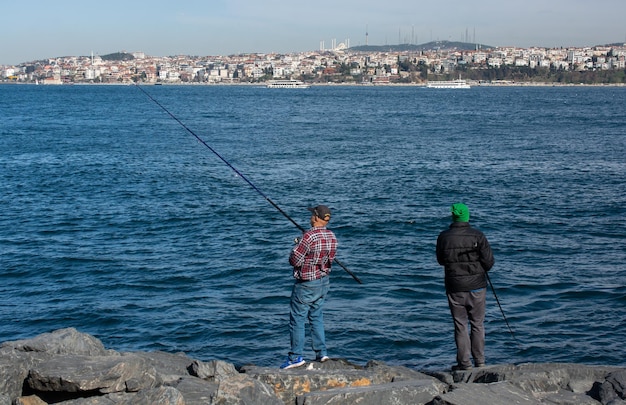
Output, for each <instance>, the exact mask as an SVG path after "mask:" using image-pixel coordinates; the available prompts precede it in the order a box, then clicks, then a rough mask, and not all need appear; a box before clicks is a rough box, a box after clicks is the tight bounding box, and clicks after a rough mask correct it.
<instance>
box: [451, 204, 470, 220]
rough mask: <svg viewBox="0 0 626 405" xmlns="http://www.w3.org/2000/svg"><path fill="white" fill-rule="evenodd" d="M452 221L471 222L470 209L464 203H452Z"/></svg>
mask: <svg viewBox="0 0 626 405" xmlns="http://www.w3.org/2000/svg"><path fill="white" fill-rule="evenodd" d="M450 211H451V212H452V222H469V209H468V208H467V205H465V204H463V203H456V204H452V208H450Z"/></svg>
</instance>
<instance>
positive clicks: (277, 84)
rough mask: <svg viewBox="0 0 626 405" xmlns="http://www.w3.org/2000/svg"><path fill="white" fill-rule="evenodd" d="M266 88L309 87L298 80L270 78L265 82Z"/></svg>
mask: <svg viewBox="0 0 626 405" xmlns="http://www.w3.org/2000/svg"><path fill="white" fill-rule="evenodd" d="M266 87H267V88H268V89H308V88H309V87H311V86H310V85H308V84H306V83H305V82H303V81H300V80H294V79H288V80H272V81H270V82H268V83H267V86H266Z"/></svg>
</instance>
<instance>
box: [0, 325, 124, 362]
mask: <svg viewBox="0 0 626 405" xmlns="http://www.w3.org/2000/svg"><path fill="white" fill-rule="evenodd" d="M0 349H13V350H17V351H22V352H45V353H47V354H50V355H57V354H81V355H85V356H104V355H107V354H115V352H114V351H109V350H106V349H105V348H104V345H103V344H102V342H101V341H100V340H98V339H96V338H95V337H93V336H91V335H88V334H86V333H80V332H78V331H77V330H76V329H74V328H66V329H59V330H56V331H54V332H50V333H43V334H41V335H39V336H36V337H34V338H32V339H26V340H15V341H11V342H4V343H2V345H0Z"/></svg>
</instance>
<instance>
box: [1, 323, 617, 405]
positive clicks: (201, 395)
mask: <svg viewBox="0 0 626 405" xmlns="http://www.w3.org/2000/svg"><path fill="white" fill-rule="evenodd" d="M45 404H62V405H117V404H120V405H144V404H145V405H195V404H216V405H218V404H219V405H222V404H224V405H226V404H237V405H238V404H241V405H243V404H248V405H254V404H259V405H273V404H276V405H283V404H290V405H291V404H297V405H334V404H342V405H344V404H361V405H369V404H372V405H379V404H398V405H402V404H411V405H415V404H424V405H461V404H484V405H496V404H503V405H505V404H506V405H510V404H561V405H573V404H576V405H578V404H589V405H599V404H601V405H620V404H621V405H626V369H625V368H621V367H609V366H586V365H579V364H555V363H544V364H518V365H513V364H503V365H494V366H488V367H482V368H478V369H474V370H468V371H459V372H447V371H441V372H419V371H416V370H412V369H409V368H406V367H399V366H388V365H386V364H384V363H381V362H377V361H370V362H369V363H367V364H366V365H365V366H359V365H355V364H352V363H349V362H347V361H345V360H330V361H327V362H325V363H317V362H313V363H308V364H307V365H306V366H303V367H299V368H295V369H290V370H280V369H278V368H267V367H256V366H252V365H250V366H244V367H242V368H241V369H240V370H237V369H236V368H235V366H234V365H233V364H230V363H226V362H223V361H219V360H212V361H208V362H203V361H199V360H196V359H193V358H190V357H188V356H186V355H185V354H170V353H164V352H135V353H124V352H117V351H114V350H107V349H105V348H104V346H103V345H102V343H101V342H100V341H99V340H98V339H96V338H95V337H93V336H90V335H87V334H84V333H80V332H78V331H77V330H76V329H73V328H68V329H61V330H57V331H54V332H51V333H45V334H42V335H39V336H36V337H34V338H32V339H28V340H17V341H11V342H4V343H2V344H1V345H0V405H45Z"/></svg>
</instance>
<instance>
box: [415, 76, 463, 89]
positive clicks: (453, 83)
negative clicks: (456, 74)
mask: <svg viewBox="0 0 626 405" xmlns="http://www.w3.org/2000/svg"><path fill="white" fill-rule="evenodd" d="M426 87H428V88H430V89H469V88H470V87H471V86H470V85H469V83H467V81H466V80H463V79H461V78H458V79H456V80H438V81H433V82H428V84H427V85H426Z"/></svg>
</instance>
